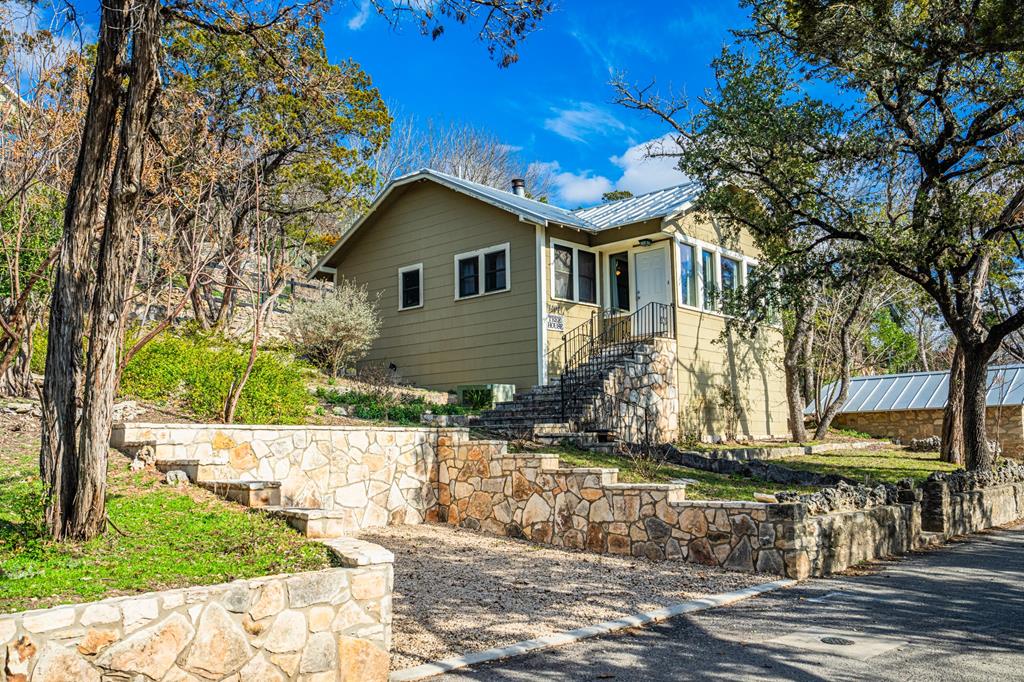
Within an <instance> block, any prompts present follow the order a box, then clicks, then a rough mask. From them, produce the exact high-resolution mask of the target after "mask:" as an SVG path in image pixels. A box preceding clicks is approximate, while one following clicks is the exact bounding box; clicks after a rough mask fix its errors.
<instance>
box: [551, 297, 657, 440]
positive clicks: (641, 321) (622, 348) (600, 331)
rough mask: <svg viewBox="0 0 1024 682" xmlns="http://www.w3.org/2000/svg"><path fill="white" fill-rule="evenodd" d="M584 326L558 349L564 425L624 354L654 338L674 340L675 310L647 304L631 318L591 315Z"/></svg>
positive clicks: (612, 312)
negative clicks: (559, 353) (560, 361)
mask: <svg viewBox="0 0 1024 682" xmlns="http://www.w3.org/2000/svg"><path fill="white" fill-rule="evenodd" d="M585 325H589V326H585ZM585 325H580V326H579V327H577V328H576V329H574V330H573V331H572V332H570V333H569V334H568V335H567V338H566V340H565V341H564V342H563V343H562V345H561V346H560V347H559V348H556V349H555V350H556V351H559V352H561V360H562V363H561V373H560V375H559V377H558V378H557V381H558V382H559V390H560V394H561V408H562V421H566V422H567V421H569V416H570V415H571V414H573V413H574V412H575V409H576V407H577V406H578V405H579V404H580V403H581V402H582V401H583V400H585V399H586V397H587V394H588V393H589V392H591V391H594V390H597V389H598V388H600V384H601V382H603V380H604V377H605V375H606V374H607V372H608V371H609V370H610V369H611V368H613V367H614V366H615V365H616V364H617V363H618V362H620V361H621V359H622V356H623V355H624V354H625V353H627V352H629V351H631V350H632V349H633V348H634V347H635V346H636V345H638V344H640V343H645V342H650V341H652V340H653V339H655V338H675V315H674V310H673V308H672V305H671V304H666V303H657V302H652V303H648V304H647V305H645V306H643V307H642V308H640V309H639V310H637V311H636V312H633V313H629V314H618V313H617V311H602V312H601V313H595V314H594V315H592V316H591V319H590V321H589V323H585Z"/></svg>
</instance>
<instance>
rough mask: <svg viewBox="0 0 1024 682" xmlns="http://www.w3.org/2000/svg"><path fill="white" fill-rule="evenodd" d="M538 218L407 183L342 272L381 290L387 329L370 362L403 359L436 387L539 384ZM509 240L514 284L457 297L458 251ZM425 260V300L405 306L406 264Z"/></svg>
mask: <svg viewBox="0 0 1024 682" xmlns="http://www.w3.org/2000/svg"><path fill="white" fill-rule="evenodd" d="M535 239H536V236H535V230H534V227H533V226H532V225H528V224H525V223H522V222H519V220H518V219H516V218H515V217H514V216H512V215H510V214H508V213H506V212H504V211H501V210H499V209H496V208H494V207H492V206H488V205H487V204H484V203H482V202H479V201H476V200H474V199H470V198H467V197H464V196H462V195H460V194H458V193H456V192H453V191H451V190H448V189H446V188H443V187H440V186H438V185H435V184H433V183H430V182H423V183H418V184H416V185H413V186H411V187H409V188H406V189H405V190H404V192H403V193H402V194H401V195H399V196H397V197H396V198H394V199H393V200H392V202H391V204H390V205H385V206H384V207H383V208H381V209H379V210H378V212H377V214H376V215H375V216H374V217H373V218H372V219H371V220H370V221H368V222H367V223H366V224H365V225H364V226H363V227H362V229H361V234H359V235H358V236H356V237H354V238H353V242H352V243H351V244H350V245H347V246H346V247H345V250H344V254H343V256H342V258H341V260H340V262H339V264H338V273H339V276H342V277H346V278H348V279H350V280H354V281H356V282H358V283H361V284H366V285H367V288H368V289H369V290H370V292H371V294H374V295H375V294H376V293H378V292H380V293H381V299H380V312H381V318H382V323H383V326H382V330H381V336H380V338H379V339H377V341H376V342H375V343H374V344H373V348H372V350H371V351H370V354H369V355H368V356H367V358H366V362H371V363H382V364H385V365H386V364H388V363H394V364H395V365H396V366H397V367H398V370H399V373H400V374H401V376H402V378H403V379H404V380H406V381H409V382H411V383H414V384H416V385H418V386H423V387H426V388H431V389H435V390H442V391H446V390H453V389H454V388H455V387H456V386H458V385H459V384H471V383H473V384H475V383H510V384H515V385H516V386H517V387H520V388H525V387H529V386H530V385H532V384H534V383H536V381H537V317H536V315H537V307H536V306H537V303H536V301H537V290H536V284H535V274H534V273H535V268H536V264H535V258H534V251H535V248H536V242H535ZM505 242H508V243H509V244H510V254H509V263H508V268H509V272H510V274H511V285H512V288H511V291H508V292H504V293H497V294H488V295H485V296H480V297H478V298H474V299H467V300H462V301H456V300H454V297H455V265H454V258H455V255H456V254H458V253H463V252H466V251H475V250H477V249H481V248H485V247H489V246H494V245H497V244H502V243H505ZM416 263H423V293H424V305H423V307H422V308H420V309H417V310H408V311H401V312H400V311H398V268H400V267H403V266H406V265H414V264H416Z"/></svg>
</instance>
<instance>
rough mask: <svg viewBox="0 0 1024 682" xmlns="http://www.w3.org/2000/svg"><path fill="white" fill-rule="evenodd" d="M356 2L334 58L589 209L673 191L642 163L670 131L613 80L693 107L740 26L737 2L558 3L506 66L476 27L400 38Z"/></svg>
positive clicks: (334, 25) (331, 40) (409, 32)
mask: <svg viewBox="0 0 1024 682" xmlns="http://www.w3.org/2000/svg"><path fill="white" fill-rule="evenodd" d="M360 1H361V0H356V2H354V3H340V4H338V5H336V6H335V8H334V10H333V11H332V14H331V16H330V18H329V19H328V21H327V24H326V26H325V29H326V35H327V44H328V50H329V52H330V54H331V56H332V57H336V58H339V59H340V58H344V57H351V58H353V59H355V60H356V61H358V62H359V63H360V64H361V65H362V66H363V68H364V69H366V71H367V72H368V73H369V74H370V75H371V76H372V78H373V79H374V82H375V83H376V85H377V86H378V87H379V88H380V90H381V93H382V94H383V96H384V98H385V100H386V101H387V102H388V103H389V105H390V106H392V107H393V108H394V109H395V110H396V112H397V113H398V114H399V115H401V114H402V113H405V114H411V115H414V116H415V117H416V118H417V119H424V118H434V119H437V120H441V121H448V120H454V121H460V122H466V123H471V124H474V125H476V126H480V127H482V128H486V129H487V130H490V131H492V132H494V133H495V134H496V135H498V136H499V137H500V138H502V139H503V140H504V141H505V142H506V143H507V144H510V145H513V146H515V147H521V148H522V151H521V154H522V155H523V157H524V158H525V159H526V160H528V161H531V162H537V163H545V164H551V165H550V166H549V168H550V169H552V170H553V171H554V172H555V176H554V177H555V180H556V183H555V184H556V187H557V193H558V194H557V196H555V197H553V199H554V200H556V201H557V202H558V203H562V204H564V205H567V206H570V207H575V206H578V205H585V204H590V203H594V202H595V201H596V200H599V198H600V194H601V193H602V192H604V191H607V190H609V189H615V188H618V189H629V190H631V191H633V192H634V193H640V192H644V191H650V190H653V189H658V188H660V187H665V186H670V185H674V184H678V183H679V182H681V181H682V180H684V178H683V177H682V176H681V175H680V174H679V173H678V172H677V171H675V170H674V168H672V163H671V161H669V160H665V159H662V160H645V159H644V155H643V152H642V146H641V145H643V143H645V142H646V141H648V140H651V139H654V138H657V137H659V136H661V135H663V134H665V133H666V132H667V128H666V127H665V126H664V124H659V123H658V122H657V121H655V120H653V119H650V118H647V117H644V116H642V115H640V114H638V113H636V112H632V111H628V110H626V109H624V108H622V107H619V106H617V105H615V104H614V103H613V101H612V100H613V92H612V89H611V88H610V87H609V85H608V81H609V80H610V78H611V75H612V73H613V72H617V71H623V72H625V73H626V75H627V77H628V78H629V79H630V80H633V81H645V82H646V81H648V80H650V79H652V78H654V79H657V84H656V88H659V89H662V90H667V89H669V88H671V89H672V90H674V91H677V92H679V91H682V92H685V93H686V94H687V95H688V96H689V97H690V98H691V99H694V98H696V96H698V95H700V94H701V93H702V92H703V91H704V89H705V88H708V87H710V85H711V83H712V78H711V71H710V69H709V68H708V64H709V62H710V61H711V59H713V58H714V57H715V56H716V55H717V54H718V52H719V51H720V50H721V47H722V45H723V44H725V43H727V42H731V36H730V34H729V33H728V29H729V28H732V27H736V26H740V25H742V24H744V23H745V18H746V17H745V14H744V12H743V11H742V10H741V9H740V8H739V7H738V5H737V4H736V3H735V2H734V0H724V1H719V2H707V1H706V0H705V1H703V2H697V1H694V0H675V1H660V2H659V1H653V0H627V1H623V0H561V1H560V2H558V5H559V6H558V8H557V10H556V12H555V13H553V14H552V15H550V16H549V17H548V18H547V19H546V20H545V21H544V23H543V25H542V27H541V29H540V30H539V31H538V32H536V33H533V34H531V35H530V36H529V37H528V38H527V39H526V40H525V41H524V42H523V43H522V45H521V49H520V60H519V62H518V63H517V64H514V65H512V66H511V67H509V68H507V69H499V68H498V67H497V65H496V64H495V63H494V62H492V61H491V60H490V59H489V58H488V54H487V51H486V49H485V47H484V45H483V44H482V43H480V42H479V41H478V40H477V39H476V31H475V30H474V28H473V27H472V26H469V25H467V26H457V25H449V26H448V28H447V32H446V33H445V34H444V35H443V36H442V37H441V38H440V39H438V40H436V41H432V40H430V38H428V37H423V36H421V35H420V34H419V31H418V29H417V27H416V26H415V25H413V24H409V25H407V26H405V27H401V28H400V29H399V30H398V31H394V30H392V29H391V27H390V26H389V25H388V24H387V22H385V21H384V20H383V19H382V18H380V17H378V16H375V15H373V14H372V13H368V12H364V11H363V10H362V9H361V7H360V4H359V3H360Z"/></svg>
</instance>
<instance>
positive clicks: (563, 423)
mask: <svg viewBox="0 0 1024 682" xmlns="http://www.w3.org/2000/svg"><path fill="white" fill-rule="evenodd" d="M650 351H651V346H650V344H647V343H644V342H632V343H625V344H617V345H616V347H613V348H606V349H604V350H603V351H602V357H601V360H600V363H597V362H595V361H594V360H588V361H586V362H584V363H582V364H581V365H579V366H578V367H576V368H573V369H571V370H569V371H567V372H566V373H565V374H564V375H560V376H556V377H554V378H552V379H551V380H550V382H549V383H548V384H545V385H540V386H532V387H531V388H529V389H528V390H525V391H517V392H516V393H515V395H514V396H513V399H512V400H511V401H509V402H505V403H498V404H497V405H495V406H494V409H491V410H486V411H484V412H482V413H480V414H479V415H477V416H476V417H475V418H474V419H473V420H472V421H471V422H470V425H471V426H473V427H475V428H477V429H481V430H484V431H488V432H491V433H496V434H499V435H501V436H503V437H507V438H512V439H523V440H534V441H537V442H540V443H547V444H554V443H560V442H563V441H568V442H571V443H573V444H574V445H577V446H579V447H588V448H589V447H593V448H595V449H608V450H612V449H614V448H616V447H617V445H618V444H617V443H616V442H615V441H614V437H613V435H612V434H611V432H610V431H608V430H598V429H593V428H586V427H585V423H586V422H587V421H588V420H589V418H590V417H591V416H592V415H593V413H594V410H595V403H596V401H598V400H600V399H602V398H603V397H604V396H605V395H606V384H607V383H608V381H609V379H610V378H611V377H612V376H613V375H614V374H615V373H616V372H621V371H624V370H625V368H626V366H627V365H628V364H629V362H630V360H631V359H632V358H633V357H634V356H635V355H636V354H637V353H641V352H650ZM563 381H568V382H569V384H570V385H573V386H575V387H576V388H575V395H574V398H573V400H571V401H569V403H568V404H567V405H566V410H565V413H564V414H563V410H562V382H563Z"/></svg>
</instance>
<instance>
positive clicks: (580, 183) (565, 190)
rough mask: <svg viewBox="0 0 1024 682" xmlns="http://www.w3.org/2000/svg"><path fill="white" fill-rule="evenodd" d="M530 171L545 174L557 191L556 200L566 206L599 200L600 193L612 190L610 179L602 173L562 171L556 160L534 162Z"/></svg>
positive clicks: (572, 206) (583, 204)
mask: <svg viewBox="0 0 1024 682" xmlns="http://www.w3.org/2000/svg"><path fill="white" fill-rule="evenodd" d="M530 170H531V172H534V173H536V174H538V175H545V176H547V177H548V178H549V179H550V182H551V185H552V187H554V189H555V191H556V192H557V193H558V202H556V203H559V204H561V205H563V206H566V207H568V208H575V207H577V206H585V205H587V204H593V203H596V202H598V201H600V200H601V195H602V194H604V193H605V192H609V191H611V190H612V187H613V185H612V181H611V180H609V179H608V178H606V177H604V176H603V175H593V174H592V173H591V172H590V171H588V170H587V171H582V172H579V173H570V172H569V171H563V170H562V167H561V166H560V165H559V164H558V162H557V161H548V162H543V163H534V164H531V167H530Z"/></svg>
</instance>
